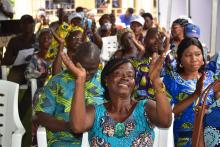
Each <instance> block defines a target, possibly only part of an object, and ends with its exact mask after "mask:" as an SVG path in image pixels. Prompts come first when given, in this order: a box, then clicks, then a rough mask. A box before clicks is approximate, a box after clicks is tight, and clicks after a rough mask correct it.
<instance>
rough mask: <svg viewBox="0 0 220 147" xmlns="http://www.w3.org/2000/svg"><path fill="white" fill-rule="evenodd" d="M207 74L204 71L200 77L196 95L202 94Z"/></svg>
mask: <svg viewBox="0 0 220 147" xmlns="http://www.w3.org/2000/svg"><path fill="white" fill-rule="evenodd" d="M205 75H206V74H205V73H202V76H201V77H200V78H199V79H198V81H197V83H196V90H195V92H194V94H195V95H196V96H200V95H201V94H202V91H203V86H204V79H205Z"/></svg>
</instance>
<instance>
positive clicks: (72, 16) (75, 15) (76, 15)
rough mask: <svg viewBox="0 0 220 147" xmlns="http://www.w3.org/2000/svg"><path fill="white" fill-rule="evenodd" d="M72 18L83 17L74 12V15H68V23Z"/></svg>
mask: <svg viewBox="0 0 220 147" xmlns="http://www.w3.org/2000/svg"><path fill="white" fill-rule="evenodd" d="M73 18H80V19H83V16H82V14H81V13H76V12H74V13H72V14H70V15H69V17H68V20H69V22H70V21H71V20H72V19H73Z"/></svg>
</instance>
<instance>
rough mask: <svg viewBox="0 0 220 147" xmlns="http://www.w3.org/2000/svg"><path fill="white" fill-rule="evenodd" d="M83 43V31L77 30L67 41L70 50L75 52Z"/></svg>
mask: <svg viewBox="0 0 220 147" xmlns="http://www.w3.org/2000/svg"><path fill="white" fill-rule="evenodd" d="M81 43H82V32H80V31H77V32H76V33H74V35H73V37H72V38H69V40H68V41H67V42H66V45H67V49H68V51H69V52H75V50H76V48H77V47H78V46H79V45H80V44H81Z"/></svg>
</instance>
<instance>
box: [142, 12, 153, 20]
mask: <svg viewBox="0 0 220 147" xmlns="http://www.w3.org/2000/svg"><path fill="white" fill-rule="evenodd" d="M142 17H143V18H146V17H149V18H150V19H151V20H153V16H152V14H151V13H144V14H142Z"/></svg>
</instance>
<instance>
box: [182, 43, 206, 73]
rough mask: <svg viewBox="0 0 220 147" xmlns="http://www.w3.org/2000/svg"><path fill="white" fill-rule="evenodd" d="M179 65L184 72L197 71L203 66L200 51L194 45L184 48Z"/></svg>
mask: <svg viewBox="0 0 220 147" xmlns="http://www.w3.org/2000/svg"><path fill="white" fill-rule="evenodd" d="M181 64H182V66H183V69H184V71H191V72H194V71H198V70H199V69H200V67H201V66H202V65H203V64H204V61H203V55H202V51H201V49H200V48H198V47H197V46H195V45H191V46H189V47H188V48H186V49H185V50H184V51H183V54H182V57H181Z"/></svg>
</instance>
